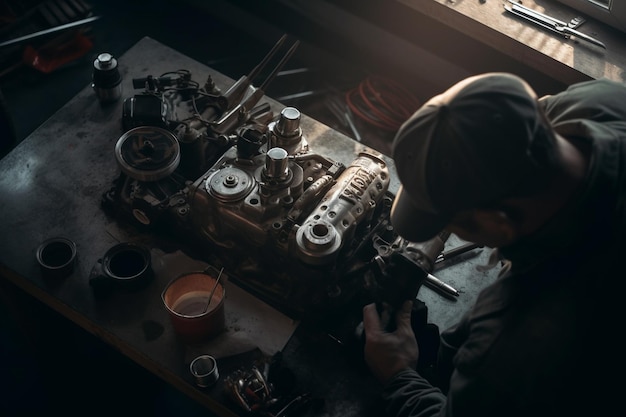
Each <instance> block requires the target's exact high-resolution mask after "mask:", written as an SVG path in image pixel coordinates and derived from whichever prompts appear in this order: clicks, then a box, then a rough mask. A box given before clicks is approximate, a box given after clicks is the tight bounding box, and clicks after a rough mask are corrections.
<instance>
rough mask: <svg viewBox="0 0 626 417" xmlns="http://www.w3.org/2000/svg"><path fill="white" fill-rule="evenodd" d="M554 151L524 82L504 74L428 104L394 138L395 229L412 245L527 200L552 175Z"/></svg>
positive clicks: (478, 79) (469, 82) (474, 80)
mask: <svg viewBox="0 0 626 417" xmlns="http://www.w3.org/2000/svg"><path fill="white" fill-rule="evenodd" d="M555 146H556V145H555V135H554V133H553V132H552V130H551V127H550V126H549V123H548V122H547V121H546V118H545V117H544V115H543V114H542V112H541V109H540V108H539V105H538V102H537V96H536V94H535V92H534V91H533V90H532V88H531V87H530V86H529V85H528V84H527V83H526V82H524V81H523V80H522V79H520V78H518V77H516V76H514V75H511V74H505V73H489V74H483V75H479V76H475V77H470V78H468V79H465V80H463V81H461V82H459V83H457V84H456V85H454V86H452V87H451V88H450V89H448V90H447V91H445V92H444V93H442V94H440V95H438V96H435V97H433V98H432V99H430V100H429V101H428V102H427V103H425V104H424V105H423V106H422V107H421V108H420V109H419V110H418V111H417V112H415V114H414V115H413V116H412V117H411V118H410V119H409V120H408V121H406V122H405V123H404V125H403V126H402V127H401V128H400V130H399V132H398V134H397V135H396V139H395V141H394V145H393V158H394V161H395V164H396V170H397V172H398V176H399V179H400V182H401V183H402V187H401V188H400V190H399V192H398V195H397V196H396V199H395V201H394V204H393V207H392V212H391V221H392V224H393V225H394V228H395V229H396V230H397V232H398V233H399V234H400V235H401V236H403V237H405V238H406V239H408V240H412V241H425V240H428V239H430V238H432V237H434V236H435V235H436V234H437V233H438V232H440V231H441V230H442V229H443V228H445V227H446V226H447V225H448V224H450V223H451V222H452V220H453V219H455V218H458V216H459V214H462V213H468V212H471V211H472V210H474V209H489V208H493V207H498V206H499V205H500V204H501V203H502V202H503V201H504V200H506V199H510V198H515V197H523V196H527V195H529V194H531V193H533V192H534V191H535V189H536V188H538V187H540V186H542V181H543V180H545V178H544V175H545V174H546V172H550V170H551V169H553V167H554V165H555V163H556V162H555V159H556V150H555ZM494 219H495V220H496V221H497V218H494ZM491 220H493V219H491Z"/></svg>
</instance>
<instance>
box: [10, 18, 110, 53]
mask: <svg viewBox="0 0 626 417" xmlns="http://www.w3.org/2000/svg"><path fill="white" fill-rule="evenodd" d="M98 19H100V16H92V17H88V18H86V19H82V20H77V21H75V22H71V23H66V24H64V25H60V26H55V27H52V28H50V29H45V30H41V31H39V32H34V33H31V34H29V35H25V36H21V37H19V38H15V39H11V40H8V41H5V42H2V43H0V48H3V47H5V46H9V45H17V44H19V43H22V42H26V41H29V40H31V39H35V38H39V37H41V36H45V35H49V34H51V33H55V32H60V31H62V30H66V29H71V28H75V27H79V26H83V25H86V24H87V23H91V22H93V21H96V20H98Z"/></svg>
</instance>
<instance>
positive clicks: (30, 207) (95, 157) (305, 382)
mask: <svg viewBox="0 0 626 417" xmlns="http://www.w3.org/2000/svg"><path fill="white" fill-rule="evenodd" d="M119 63H120V71H121V73H122V75H123V77H124V85H123V91H124V96H128V95H129V94H131V93H130V92H131V91H132V84H131V80H132V78H134V77H135V78H136V77H142V76H147V75H154V74H161V73H165V72H167V71H175V70H178V69H181V68H184V69H187V70H189V71H190V72H191V73H192V74H194V76H196V75H197V77H198V79H200V78H204V77H205V75H204V74H210V75H211V76H212V77H213V79H214V80H215V81H216V83H217V84H218V85H221V86H226V87H227V86H230V85H231V84H232V82H233V80H231V79H229V78H227V77H225V76H223V75H222V74H219V73H217V72H215V71H213V70H211V69H210V68H208V67H206V66H205V65H203V64H201V63H199V62H197V61H194V60H191V59H190V58H188V57H185V56H183V55H181V54H179V53H178V52H176V51H174V50H172V49H170V48H168V47H166V46H164V45H162V44H160V43H158V42H156V41H154V40H153V39H150V38H144V39H142V40H141V41H140V42H139V43H137V44H136V45H135V46H133V47H132V48H131V49H130V50H129V51H128V52H127V53H126V54H124V55H123V56H121V57H119ZM242 75H243V74H242ZM266 100H267V101H269V102H270V103H271V105H272V108H273V109H274V110H275V114H277V113H278V112H279V111H280V109H281V108H282V106H281V105H280V103H278V102H275V101H273V100H271V99H269V98H266ZM121 106H122V102H121V101H119V102H118V103H115V104H113V105H110V106H101V105H100V104H99V103H98V101H97V99H96V96H95V94H94V92H93V91H92V89H91V87H90V86H85V89H84V90H83V91H82V92H81V93H80V94H78V95H77V96H76V97H75V98H74V99H72V100H71V101H70V102H68V103H67V104H66V105H65V106H64V107H63V108H61V109H60V110H59V111H58V112H57V113H56V114H55V115H54V116H53V117H51V118H50V119H49V120H48V121H46V122H45V123H44V124H43V125H42V126H41V127H39V128H38V129H37V130H36V131H35V132H34V133H33V134H32V135H31V136H30V137H28V138H27V139H26V140H24V141H23V142H22V143H21V144H20V145H19V146H18V147H17V148H16V149H14V150H13V151H12V152H11V153H10V154H9V155H7V156H6V157H5V158H4V159H3V160H2V161H0V172H2V176H1V178H0V195H1V196H2V202H0V219H1V220H0V236H2V240H1V242H0V274H1V275H2V276H3V277H4V278H5V279H8V280H10V281H12V282H13V283H15V284H17V285H18V286H19V287H21V288H23V289H24V290H26V291H27V292H28V293H29V294H31V295H32V296H33V297H35V298H37V299H39V300H40V301H42V302H44V303H45V304H47V305H49V306H50V307H52V308H53V309H55V310H57V311H58V312H60V313H61V314H63V315H64V316H65V317H67V318H68V319H70V320H72V321H74V322H75V323H77V324H78V325H80V326H81V327H83V328H84V329H86V330H88V331H89V332H91V333H93V334H95V335H96V336H97V337H99V338H101V339H102V340H103V341H105V342H106V343H109V344H111V345H113V346H114V347H115V348H116V349H118V350H119V351H120V352H122V353H123V354H125V355H127V356H128V357H130V358H131V359H133V360H134V361H135V362H137V363H138V364H140V365H141V366H143V367H145V368H146V369H148V370H149V371H151V372H153V373H154V374H155V375H157V376H159V377H160V378H162V379H164V380H165V381H167V382H168V383H169V384H171V385H173V386H174V387H176V388H177V389H179V390H181V391H182V392H184V393H186V394H187V395H188V396H190V397H191V398H193V399H195V400H196V401H198V402H200V403H202V404H203V405H205V406H206V407H208V408H209V409H211V410H212V411H213V412H215V413H217V414H219V415H225V416H233V415H239V414H242V412H241V410H240V409H239V408H237V407H236V405H235V404H234V403H232V402H231V401H229V400H228V398H227V395H226V392H225V390H224V387H223V384H220V383H218V384H216V385H215V386H214V387H212V388H210V389H202V388H198V387H197V386H196V385H195V384H194V381H193V378H192V376H191V375H190V373H189V363H190V362H191V360H192V359H193V358H195V357H196V356H198V355H199V354H203V353H208V354H213V355H214V356H216V357H217V358H218V363H219V364H220V374H221V375H226V374H227V373H228V371H229V370H233V369H236V368H237V367H238V366H240V365H241V363H243V362H245V361H248V360H254V359H255V357H256V356H257V355H261V356H268V355H269V356H271V355H274V354H275V353H277V352H279V351H280V352H281V354H282V358H283V359H282V363H283V365H284V367H285V368H286V369H289V370H290V371H291V372H292V373H293V378H294V379H293V381H294V389H296V390H298V391H300V392H302V393H304V392H308V393H311V395H312V396H313V397H315V398H318V399H323V402H321V403H318V406H316V407H313V408H311V409H309V411H308V413H309V414H310V415H318V416H342V417H345V416H366V415H377V414H378V412H379V411H380V409H379V402H378V396H377V393H378V388H379V387H378V386H377V384H376V383H375V381H374V379H373V378H372V376H371V375H369V373H368V371H367V369H366V368H365V367H364V365H363V364H362V363H361V362H359V360H358V355H355V354H354V353H355V352H354V351H353V350H349V349H346V348H345V346H342V345H340V344H338V343H336V340H334V339H333V338H332V337H328V334H325V333H324V332H320V333H317V332H316V331H315V330H312V329H307V328H303V327H302V326H299V325H298V323H297V322H294V321H293V320H291V319H289V318H288V317H286V316H284V315H282V314H281V313H279V312H277V311H275V310H274V309H272V308H271V307H269V306H267V305H264V304H263V303H262V302H260V301H258V300H256V299H254V297H252V296H251V295H249V294H247V293H245V292H244V291H243V290H241V289H238V288H236V287H235V286H234V285H231V287H232V291H231V292H229V294H230V297H232V299H231V298H227V303H228V304H227V330H226V332H225V335H223V336H220V337H219V338H218V339H217V340H212V341H208V342H206V343H202V344H195V345H188V344H185V343H183V342H181V341H180V340H179V339H178V338H177V336H176V334H175V333H174V331H173V328H172V326H171V323H170V321H169V317H168V315H167V311H166V310H165V308H164V307H163V305H162V302H161V298H160V294H161V292H162V290H163V288H164V286H165V285H166V283H167V282H168V280H169V278H170V277H169V275H170V274H171V273H172V270H171V269H172V268H174V269H175V268H176V266H179V267H181V265H183V264H185V262H186V263H187V264H185V266H184V267H185V268H188V267H189V265H195V264H198V263H199V264H200V265H203V264H202V260H201V259H192V258H190V257H188V256H187V255H186V254H185V253H184V248H183V247H179V246H177V244H176V242H174V241H167V240H164V239H162V238H158V239H157V238H154V237H153V236H150V235H145V234H143V233H140V232H139V231H137V230H134V229H131V228H128V227H125V226H123V225H118V224H117V223H116V222H115V221H113V220H111V219H110V218H109V217H107V215H106V214H105V213H104V211H103V210H102V208H101V205H100V200H101V197H102V194H103V193H104V192H105V191H106V190H107V189H108V188H109V187H110V185H111V181H112V180H113V179H114V178H116V177H117V175H118V173H119V171H118V167H117V164H116V161H115V158H114V154H113V149H114V146H115V143H116V142H117V140H118V138H119V137H120V135H121V134H122V133H123V132H122V127H121V121H120V120H121ZM302 128H303V131H304V132H305V134H306V137H307V140H308V141H309V144H310V146H311V148H312V149H313V150H315V151H316V152H318V153H320V154H323V155H327V156H329V157H331V158H333V159H335V160H337V161H340V162H343V163H345V164H349V163H350V162H351V161H352V160H353V159H354V157H355V155H356V154H357V153H358V151H359V150H360V149H361V148H362V145H361V144H359V143H357V142H355V141H353V140H351V139H349V138H347V137H346V136H344V135H342V134H340V133H338V132H336V131H333V130H332V129H330V128H329V127H327V126H325V125H323V124H321V123H319V122H317V121H315V120H313V119H311V118H309V117H307V116H306V115H303V119H302ZM387 162H388V163H389V164H390V166H391V167H392V170H393V162H392V161H390V160H388V161H387ZM397 188H398V182H397V180H396V178H395V175H394V177H393V179H392V182H391V186H390V189H391V191H392V192H393V191H395V190H397ZM56 236H64V237H67V238H69V239H71V240H73V241H74V242H75V243H76V245H77V253H78V255H77V263H76V266H75V269H74V271H73V273H72V274H71V275H70V276H68V277H65V278H62V279H49V278H47V277H45V276H43V275H42V273H41V271H40V269H39V265H38V264H37V262H36V259H35V252H36V249H37V247H38V246H39V245H40V244H41V243H42V242H43V241H45V240H46V239H48V238H51V237H56ZM120 241H140V242H144V243H145V242H150V244H151V247H152V255H153V263H156V265H154V266H155V270H156V271H157V274H156V277H155V279H154V280H153V281H152V282H151V283H150V284H149V285H148V286H147V287H145V288H143V289H141V290H140V291H134V292H119V293H115V294H113V295H112V296H111V297H108V298H105V299H99V298H97V297H95V296H94V293H93V290H92V288H90V285H89V279H88V278H89V273H90V271H91V269H92V267H93V266H94V264H95V263H96V262H97V261H98V259H100V258H102V256H103V254H104V253H105V252H106V251H107V250H108V249H109V248H111V247H112V246H113V245H115V244H117V243H118V242H120ZM458 244H460V242H459V241H458V240H455V238H454V237H452V238H451V239H449V241H448V243H447V245H448V247H453V246H455V245H458ZM487 255H488V254H487V252H486V251H483V252H482V253H481V254H480V255H479V256H477V257H475V258H473V259H470V260H467V261H466V262H462V263H458V264H456V265H453V266H450V267H448V268H446V269H443V270H441V271H437V272H436V274H437V275H438V276H439V277H440V278H441V279H443V280H444V281H446V282H448V283H449V284H451V285H452V286H454V287H455V288H457V289H458V290H459V292H460V296H459V297H458V298H457V299H455V300H452V299H448V298H444V297H442V296H440V295H438V294H437V293H435V292H433V291H431V290H430V289H429V288H425V287H424V288H422V289H420V293H419V294H418V298H419V299H421V300H422V301H424V302H425V303H426V305H427V306H428V309H429V320H430V321H431V322H433V323H435V324H437V325H438V326H439V327H440V328H445V327H447V326H449V325H451V324H453V323H454V322H455V320H456V319H457V318H458V317H459V315H460V314H461V313H462V312H463V311H465V310H466V309H467V308H468V307H469V305H470V304H471V303H472V302H473V300H474V298H475V296H476V295H477V293H478V291H479V290H480V289H481V288H482V287H484V285H486V284H487V283H488V282H490V281H491V280H493V279H494V277H495V274H496V272H497V271H496V270H495V269H492V270H489V271H486V272H481V271H479V270H477V269H476V267H477V266H478V265H481V264H483V263H485V261H486V258H487ZM155 259H156V260H155ZM168 260H169V261H171V262H170V263H169V264H167V262H168ZM194 263H195V264H194ZM168 268H170V270H169V272H168V273H163V271H165V270H167V269H168ZM158 271H161V273H158ZM232 294H235V295H232ZM235 322H236V325H234V324H233V323H235Z"/></svg>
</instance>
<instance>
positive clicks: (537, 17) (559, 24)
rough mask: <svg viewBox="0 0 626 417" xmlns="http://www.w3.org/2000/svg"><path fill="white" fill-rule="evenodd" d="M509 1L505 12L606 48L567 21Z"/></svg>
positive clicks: (566, 36) (505, 6)
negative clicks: (570, 25)
mask: <svg viewBox="0 0 626 417" xmlns="http://www.w3.org/2000/svg"><path fill="white" fill-rule="evenodd" d="M509 3H510V5H509V4H505V5H504V9H505V10H506V11H507V12H509V13H511V14H514V15H515V16H518V17H520V18H522V19H525V20H527V21H529V22H532V23H534V24H536V25H538V26H541V27H543V28H545V29H548V30H550V31H552V32H555V33H558V34H559V35H561V36H563V37H565V38H567V39H569V38H570V37H571V36H572V35H573V36H575V37H576V38H578V39H582V40H585V41H587V42H590V43H593V44H594V45H598V46H600V47H602V48H604V49H606V45H604V43H602V42H601V41H599V40H598V39H596V38H593V37H591V36H589V35H585V34H584V33H581V32H579V31H577V30H576V29H573V28H571V27H569V26H568V24H567V23H565V22H563V21H561V20H558V19H556V18H554V17H552V16H548V15H545V14H543V13H540V12H538V11H536V10H533V9H531V8H529V7H526V6H523V5H521V4H520V3H517V2H515V1H512V0H509Z"/></svg>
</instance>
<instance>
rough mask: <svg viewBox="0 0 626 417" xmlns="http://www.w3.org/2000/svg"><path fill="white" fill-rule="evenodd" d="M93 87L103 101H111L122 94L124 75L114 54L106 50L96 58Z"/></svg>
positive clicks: (117, 98)
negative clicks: (121, 73)
mask: <svg viewBox="0 0 626 417" xmlns="http://www.w3.org/2000/svg"><path fill="white" fill-rule="evenodd" d="M91 87H92V88H93V89H94V91H95V92H96V96H98V100H100V102H101V103H111V102H114V101H117V100H119V98H120V97H121V96H122V76H121V75H120V71H119V69H118V67H117V60H116V59H115V58H113V55H111V54H109V53H107V52H104V53H101V54H100V55H98V57H97V58H96V59H95V61H94V62H93V75H92V83H91Z"/></svg>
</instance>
